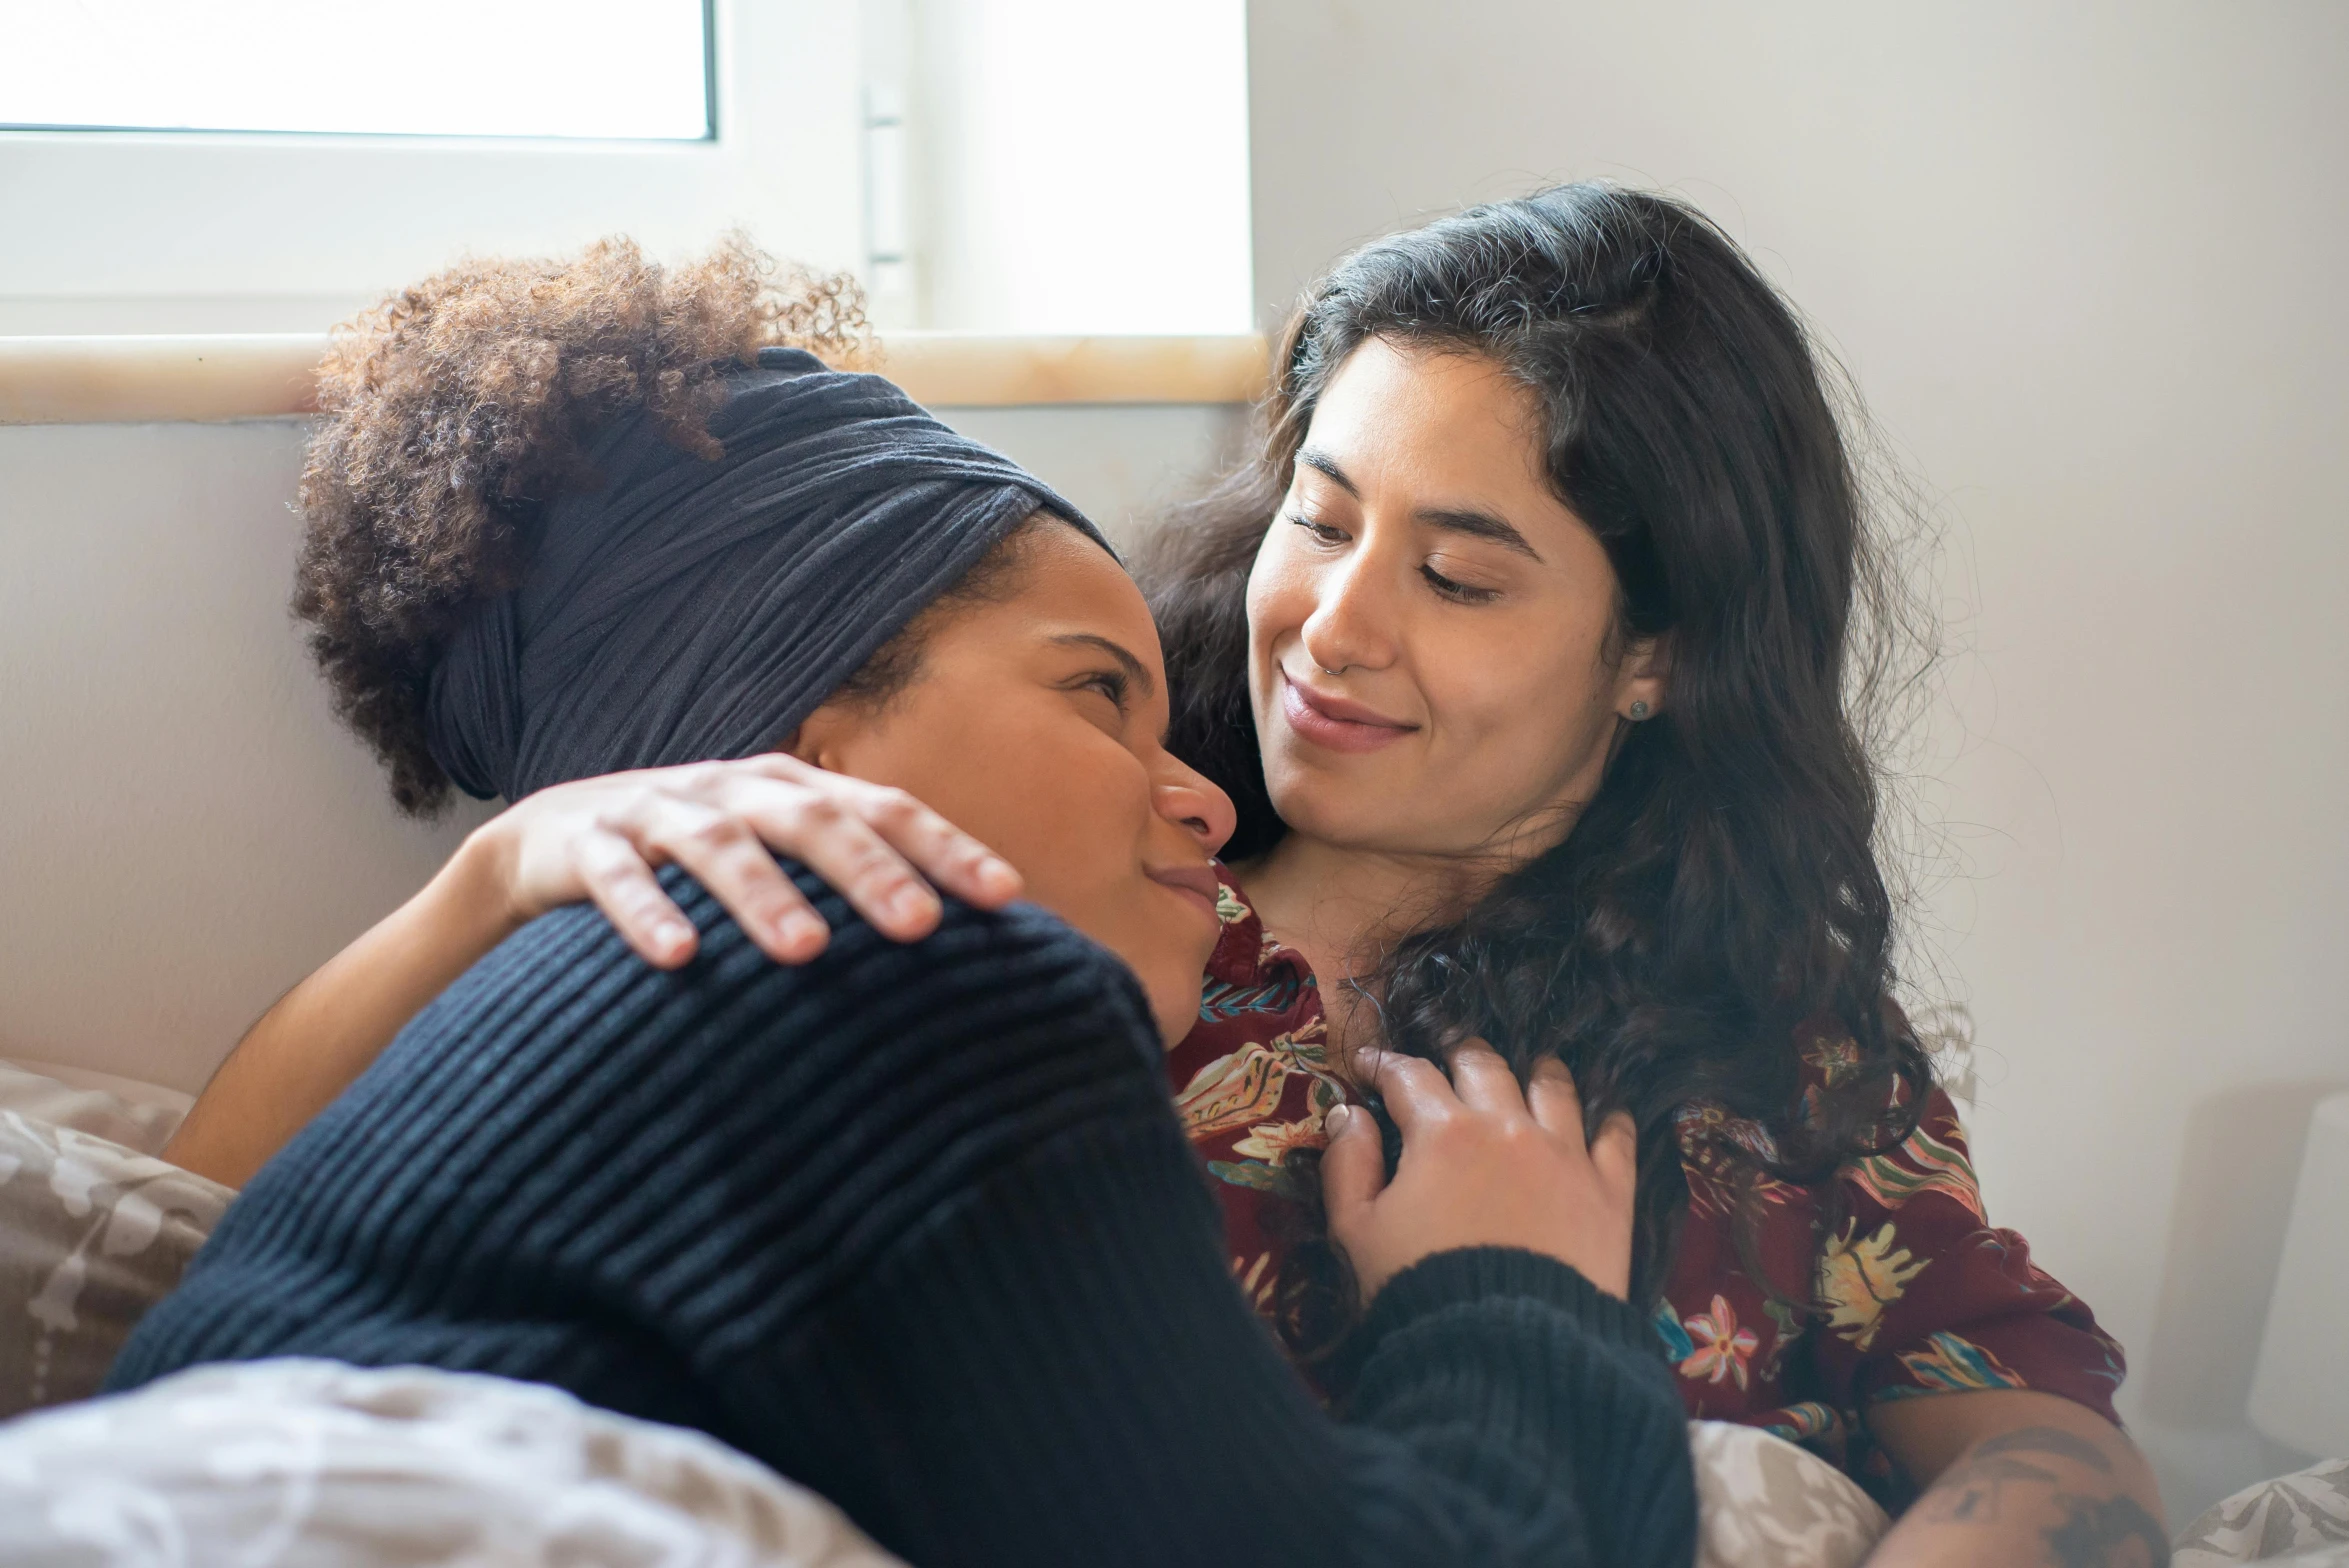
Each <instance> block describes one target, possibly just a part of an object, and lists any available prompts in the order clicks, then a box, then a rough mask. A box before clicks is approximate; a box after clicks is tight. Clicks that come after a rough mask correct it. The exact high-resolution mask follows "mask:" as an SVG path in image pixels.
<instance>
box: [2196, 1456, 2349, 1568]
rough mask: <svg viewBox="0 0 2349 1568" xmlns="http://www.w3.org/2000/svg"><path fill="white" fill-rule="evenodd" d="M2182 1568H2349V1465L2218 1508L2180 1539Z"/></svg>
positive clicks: (2257, 1489)
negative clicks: (2241, 1567)
mask: <svg viewBox="0 0 2349 1568" xmlns="http://www.w3.org/2000/svg"><path fill="white" fill-rule="evenodd" d="M2173 1561H2174V1562H2175V1563H2176V1565H2177V1568H2221V1565H2223V1564H2227V1563H2268V1564H2270V1565H2272V1568H2349V1459H2327V1460H2325V1461H2324V1462H2323V1463H2321V1464H2316V1465H2312V1466H2310V1467H2309V1468H2308V1469H2306V1470H2301V1471H2298V1472H2296V1473H2294V1474H2292V1475H2286V1476H2278V1477H2277V1478H2276V1479H2275V1480H2273V1481H2261V1482H2260V1483H2258V1484H2257V1485H2256V1486H2247V1487H2245V1488H2244V1489H2243V1490H2242V1491H2240V1492H2237V1493H2236V1494H2235V1495H2234V1496H2232V1497H2230V1498H2228V1499H2226V1501H2224V1502H2220V1503H2214V1504H2212V1505H2211V1506H2210V1507H2209V1508H2206V1509H2204V1510H2203V1511H2202V1513H2201V1514H2200V1515H2198V1516H2197V1517H2196V1518H2195V1520H2194V1522H2193V1523H2192V1524H2190V1525H2188V1526H2186V1528H2185V1531H2184V1532H2183V1533H2182V1534H2180V1535H2179V1537H2178V1551H2177V1556H2176V1557H2175V1558H2174V1559H2173Z"/></svg>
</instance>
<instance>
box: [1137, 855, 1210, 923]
mask: <svg viewBox="0 0 2349 1568" xmlns="http://www.w3.org/2000/svg"><path fill="white" fill-rule="evenodd" d="M1146 875H1148V877H1149V878H1150V880H1151V881H1153V882H1156V883H1157V884H1159V885H1160V886H1161V887H1170V888H1173V889H1174V890H1175V891H1176V892H1177V893H1180V894H1182V895H1183V896H1184V897H1186V898H1188V899H1191V900H1193V901H1195V902H1196V903H1197V904H1198V905H1199V907H1201V908H1202V909H1204V910H1206V911H1207V918H1208V919H1210V920H1213V921H1214V922H1215V923H1216V925H1217V926H1218V927H1219V928H1220V927H1221V926H1222V924H1223V917H1222V916H1221V915H1219V914H1217V913H1216V908H1215V906H1216V902H1217V899H1218V898H1219V896H1220V895H1221V894H1222V892H1223V887H1222V884H1221V883H1219V882H1217V881H1216V879H1215V868H1214V867H1212V866H1160V867H1157V868H1156V869H1154V870H1150V871H1148V872H1147V873H1146Z"/></svg>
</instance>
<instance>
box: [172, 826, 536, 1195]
mask: <svg viewBox="0 0 2349 1568" xmlns="http://www.w3.org/2000/svg"><path fill="white" fill-rule="evenodd" d="M498 853H499V850H498V847H497V846H496V845H494V844H493V843H491V842H490V841H489V840H487V839H486V838H485V837H484V836H483V835H480V834H476V835H474V836H473V837H472V838H469V839H467V840H466V841H465V843H464V844H463V846H461V847H460V848H459V849H458V851H457V853H456V854H455V855H453V856H451V857H450V859H449V862H448V864H447V865H445V866H443V867H442V868H441V870H440V872H439V873H438V874H437V875H436V876H434V877H433V879H432V880H431V881H430V882H428V883H426V884H425V886H424V887H423V889H422V890H421V891H419V892H418V893H417V894H416V896H415V897H413V898H411V899H409V900H408V901H407V902H406V903H405V904H402V905H401V906H400V907H399V908H398V909H396V910H394V911H393V912H392V913H391V914H389V915H387V916H386V917H384V919H383V920H381V921H380V922H378V923H377V924H376V925H375V926H374V927H372V928H371V929H370V930H368V931H367V932H366V934H365V935H363V936H361V937H360V938H359V939H358V940H357V941H355V942H353V943H352V944H351V945H350V946H349V947H346V948H344V949H343V950H342V951H341V952H340V953H337V954H336V955H335V956H334V957H333V958H331V959H329V960H328V961H327V962H326V964H325V965H324V966H323V967H321V968H320V969H319V970H317V971H316V972H315V973H314V974H312V975H311V976H310V977H309V978H308V979H306V980H304V981H303V982H302V983H301V984H299V985H297V986H295V987H294V988H293V989H292V990H291V991H288V992H287V993H286V994H285V995H284V996H282V997H280V998H279V999H278V1001H277V1003H276V1005H275V1006H273V1007H271V1008H270V1009H269V1011H268V1012H266V1013H264V1014H262V1015H261V1018H260V1020H259V1021H258V1022H256V1023H255V1024H254V1025H253V1027H252V1028H251V1029H249V1030H247V1031H246V1033H245V1037H244V1038H243V1039H242V1040H240V1041H238V1042H237V1046H236V1049H235V1050H234V1051H232V1052H231V1053H230V1054H229V1057H228V1060H227V1061H226V1062H224V1063H222V1064H221V1067H220V1070H219V1071H218V1072H216V1073H215V1074H213V1077H212V1081H211V1082H210V1083H208V1084H206V1085H205V1087H204V1092H203V1094H202V1095H200V1096H198V1098H197V1100H196V1103H195V1105H194V1107H193V1108H192V1109H190V1110H189V1112H188V1115H187V1119H186V1120H185V1121H184V1122H182V1123H181V1124H180V1128H179V1131H178V1132H177V1133H176V1134H174V1135H173V1137H172V1140H171V1142H170V1143H169V1144H168V1145H166V1146H165V1148H164V1150H163V1156H164V1158H166V1159H168V1160H170V1161H172V1162H173V1163H175V1164H177V1165H180V1166H182V1167H183V1168H185V1169H188V1170H191V1171H194V1172H196V1173H197V1174H198V1175H201V1176H208V1177H210V1178H212V1179H213V1180H214V1181H218V1182H222V1183H224V1184H226V1185H228V1186H232V1187H241V1186H243V1185H244V1184H245V1182H246V1181H247V1180H249V1179H250V1178H251V1177H252V1175H253V1173H254V1172H255V1171H257V1170H259V1169H260V1168H261V1167H262V1165H264V1164H265V1163H267V1162H268V1160H269V1158H270V1157H271V1156H272V1155H274V1154H275V1153H277V1151H278V1150H279V1149H281V1148H283V1147H284V1146H285V1145H286V1143H287V1142H288V1141H289V1140H290V1139H291V1138H292V1137H293V1136H294V1134H296V1133H298V1132H300V1131H301V1130H302V1128H303V1127H304V1126H306V1125H308V1123H309V1121H310V1119H311V1118H312V1117H314V1116H316V1115H317V1114H318V1113H319V1112H320V1111H322V1110H324V1109H325V1108H326V1107H327V1106H328V1105H330V1104H332V1103H333V1101H334V1099H335V1097H336V1096H337V1095H339V1094H341V1093H342V1092H343V1090H345V1089H346V1088H348V1087H350V1085H351V1083H352V1081H353V1080H355V1079H356V1078H357V1077H358V1076H359V1075H360V1074H361V1073H363V1072H365V1071H366V1070H367V1068H368V1066H369V1065H370V1064H371V1063H373V1062H374V1060H375V1058H376V1057H377V1056H378V1055H380V1054H381V1053H382V1051H383V1048H384V1047H385V1046H386V1045H389V1044H390V1043H391V1040H392V1037H393V1036H395V1035H397V1034H398V1033H399V1032H400V1030H401V1029H402V1028H403V1027H404V1026H405V1025H406V1024H407V1022H408V1020H409V1019H411V1018H413V1017H415V1016H416V1014H417V1013H418V1012H419V1011H421V1010H422V1009H423V1007H424V1005H425V1004H426V1003H428V1002H430V1001H431V1000H432V999H433V998H434V997H435V996H438V995H439V994H440V993H441V992H442V991H444V990H446V989H447V988H448V986H449V984H450V983H451V982H452V981H454V980H455V979H456V978H457V977H458V976H459V975H461V974H463V973H464V972H465V971H466V970H467V969H469V968H470V967H472V965H473V964H474V963H475V962H476V961H478V960H479V959H480V958H481V957H482V956H483V955H484V954H486V953H487V952H489V951H490V949H492V948H494V947H495V946H497V944H498V943H499V942H501V941H503V940H504V939H505V938H506V937H507V936H508V935H510V934H511V933H512V931H513V930H514V928H515V925H516V921H515V920H514V919H513V918H512V916H511V915H510V913H509V912H508V910H507V907H506V904H505V900H504V898H503V896H502V894H501V893H500V892H499V888H500V887H501V885H502V884H501V882H500V880H499V877H500V871H499V868H498V866H497V864H496V855H497V854H498Z"/></svg>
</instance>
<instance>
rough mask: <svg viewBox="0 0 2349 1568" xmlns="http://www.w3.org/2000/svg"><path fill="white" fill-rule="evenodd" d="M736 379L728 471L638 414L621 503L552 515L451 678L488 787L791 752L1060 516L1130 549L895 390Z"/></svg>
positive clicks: (831, 374)
mask: <svg viewBox="0 0 2349 1568" xmlns="http://www.w3.org/2000/svg"><path fill="white" fill-rule="evenodd" d="M728 382H729V396H728V399H727V401H726V403H725V405H724V407H723V408H721V409H720V410H719V411H718V413H717V414H716V415H715V416H714V417H713V418H712V419H711V421H710V426H709V429H710V434H712V435H713V436H715V437H717V439H718V440H719V441H720V442H721V443H723V444H724V447H725V456H724V457H723V458H721V459H719V460H718V461H716V462H710V461H707V460H705V459H703V458H699V457H696V456H694V455H692V454H691V453H689V452H685V451H683V450H681V449H679V448H678V447H676V446H674V445H672V444H671V443H670V442H669V441H667V440H666V439H664V438H663V437H662V435H661V434H660V432H659V430H658V429H657V428H656V427H655V426H654V424H653V422H652V421H651V420H650V419H649V418H646V417H644V416H643V415H641V414H639V415H635V416H632V417H630V418H627V419H624V420H621V421H619V422H618V423H617V424H616V425H615V426H614V427H613V428H612V429H611V430H609V431H607V432H605V433H604V434H603V435H601V436H600V437H599V438H598V439H597V440H596V442H595V443H594V445H593V446H592V447H591V448H590V451H589V459H590V461H591V462H592V464H593V465H594V469H595V472H596V473H597V474H598V475H600V476H602V477H603V479H604V480H605V483H604V486H603V488H602V489H599V490H596V491H594V492H592V493H589V494H583V495H577V496H571V497H567V498H565V499H563V500H560V501H557V502H555V503H554V504H553V505H552V506H550V507H549V508H548V509H547V512H546V515H545V516H544V517H543V519H541V521H540V523H539V525H538V527H537V529H536V531H535V542H534V548H533V550H532V553H531V557H530V561H529V565H528V566H527V567H526V568H525V571H524V575H523V580H522V584H521V586H520V587H519V588H517V589H515V590H514V591H513V592H511V593H508V594H505V595H503V596H501V597H499V598H497V599H495V600H492V601H490V602H489V603H487V604H485V605H483V606H482V607H481V609H480V610H479V612H477V613H476V614H475V616H474V617H473V619H472V620H471V621H470V622H468V623H467V624H466V626H465V628H464V629H463V630H462V631H461V632H459V633H458V635H457V636H456V638H455V639H454V640H453V641H452V642H451V643H450V645H449V648H448V651H447V652H446V653H445V654H444V655H443V656H442V658H441V660H440V663H439V664H438V665H437V666H436V667H435V668H434V670H433V672H432V688H431V693H430V697H429V700H428V708H427V723H428V725H429V727H430V731H431V743H432V754H433V756H434V757H435V758H437V759H438V760H439V762H440V764H441V766H442V767H444V768H446V769H447V770H448V772H449V776H450V777H451V778H452V779H454V780H456V782H457V785H458V787H460V788H461V789H463V790H464V791H465V792H466V793H467V794H470V795H476V796H481V797H485V798H486V797H490V796H498V795H502V796H504V797H505V798H506V799H508V800H519V799H521V798H522V797H523V796H525V795H527V794H529V793H530V792H531V791H533V790H537V789H543V788H545V787H546V786H547V785H549V784H559V783H562V782H563V781H565V780H566V779H575V778H586V777H589V776H592V775H594V774H599V773H616V772H619V771H620V770H622V769H625V768H648V767H660V766H664V765H667V764H670V763H679V762H698V761H702V760H705V759H709V758H714V757H747V756H751V755H753V754H755V753H757V752H760V751H765V750H769V749H771V748H773V747H774V746H775V745H776V744H777V743H778V742H779V741H781V740H782V739H784V738H785V737H786V736H788V735H789V734H790V733H791V732H792V731H793V730H794V729H796V728H797V727H798V726H799V723H800V721H801V720H802V719H804V718H806V717H807V716H808V715H809V714H810V713H812V712H813V711H815V709H816V707H817V706H818V705H819V704H820V703H822V702H823V700H824V699H825V698H826V697H829V696H830V695H831V694H832V693H833V692H834V691H836V690H838V689H839V687H840V685H841V683H842V682H844V681H846V680H847V679H848V677H849V676H851V675H853V674H855V673H856V671H857V670H858V669H860V668H861V667H862V666H863V665H864V662H865V661H866V660H867V659H868V658H870V657H871V656H872V654H873V653H874V652H875V651H876V650H877V649H879V648H880V647H881V645H882V644H884V643H886V642H887V641H888V640H889V639H890V638H891V637H893V636H895V635H896V634H897V633H898V632H899V631H900V630H902V629H903V628H904V626H905V625H906V623H907V622H909V621H911V620H912V619H913V618H914V617H915V616H916V615H918V614H920V613H921V611H922V609H923V608H924V607H925V606H927V605H928V604H929V603H930V602H931V601H932V600H934V599H936V598H937V597H938V596H939V595H940V594H941V593H943V592H945V591H946V590H947V589H948V588H950V587H951V586H953V584H954V583H955V582H956V581H957V580H958V579H960V578H961V576H962V575H963V573H965V572H966V571H968V570H970V568H971V567H972V566H973V565H975V564H976V563H977V562H978V560H979V558H980V557H982V556H984V555H985V554H986V553H987V551H988V549H989V548H990V547H992V546H993V545H994V544H995V542H996V541H997V540H998V539H1001V538H1002V537H1003V536H1004V535H1005V534H1006V533H1008V532H1009V531H1010V530H1011V529H1012V528H1013V527H1014V526H1015V525H1017V524H1018V523H1019V522H1020V521H1021V520H1022V519H1023V518H1025V517H1027V516H1028V515H1029V514H1030V513H1031V512H1034V511H1036V510H1037V509H1038V508H1039V507H1041V508H1044V509H1046V510H1049V511H1052V512H1055V513H1057V514H1059V515H1060V516H1062V517H1064V518H1066V519H1067V520H1068V521H1069V522H1071V523H1073V524H1074V525H1076V526H1077V527H1079V528H1081V529H1083V530H1084V531H1085V532H1086V533H1087V534H1089V535H1091V536H1092V537H1093V538H1094V539H1095V540H1096V541H1100V542H1101V544H1102V548H1103V549H1108V548H1109V546H1108V544H1107V542H1106V541H1103V540H1101V535H1100V534H1099V533H1098V532H1097V531H1096V530H1095V529H1094V528H1093V525H1092V524H1091V523H1089V522H1087V521H1086V520H1085V518H1084V516H1083V514H1081V513H1080V512H1078V511H1077V509H1076V508H1075V507H1073V506H1071V505H1070V504H1069V503H1068V502H1067V501H1065V500H1063V499H1061V497H1060V496H1058V495H1056V494H1054V493H1053V491H1052V489H1051V488H1050V487H1049V486H1047V485H1046V484H1045V483H1044V482H1043V481H1042V480H1040V479H1038V478H1036V477H1035V476H1034V475H1033V474H1030V473H1028V472H1027V471H1026V470H1025V469H1022V468H1021V467H1020V466H1019V465H1018V464H1016V463H1014V462H1012V461H1011V460H1010V459H1009V458H1007V457H1004V456H1002V455H1000V454H999V453H996V452H993V451H990V450H989V449H988V448H986V447H983V446H981V445H979V444H978V443H977V442H975V441H971V440H969V439H966V438H965V437H963V436H959V435H957V434H955V433H954V432H953V431H952V430H949V429H947V428H946V426H944V425H942V424H940V423H939V422H938V421H937V420H935V419H933V418H931V417H930V416H929V415H928V414H926V413H924V412H923V411H922V409H921V408H920V407H919V406H918V405H917V404H915V402H914V401H913V400H912V399H911V398H909V397H907V396H906V395H905V394H904V393H903V392H901V391H899V390H898V389H897V388H896V387H895V386H893V385H891V384H890V383H889V382H887V381H884V380H882V379H881V378H880V377H878V376H863V375H850V374H846V373H844V372H840V371H833V370H827V369H825V368H824V366H823V365H822V363H821V362H820V361H818V360H816V359H815V358H814V357H813V356H812V355H808V354H804V353H801V352H799V351H798V350H796V349H766V350H763V351H761V353H760V354H759V357H758V366H757V368H756V369H748V368H745V369H743V370H741V371H739V372H730V373H729V377H728Z"/></svg>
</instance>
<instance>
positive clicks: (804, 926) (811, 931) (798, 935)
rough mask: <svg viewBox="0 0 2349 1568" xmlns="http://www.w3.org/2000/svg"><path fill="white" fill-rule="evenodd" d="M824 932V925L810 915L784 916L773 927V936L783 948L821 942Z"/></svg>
mask: <svg viewBox="0 0 2349 1568" xmlns="http://www.w3.org/2000/svg"><path fill="white" fill-rule="evenodd" d="M824 931H825V926H824V923H823V922H822V921H821V920H818V919H816V918H815V917H814V916H812V915H785V916H784V917H783V918H782V919H781V920H780V921H778V922H777V923H776V926H775V935H776V937H777V939H778V940H780V941H781V942H782V944H783V945H784V946H785V947H804V946H806V945H807V944H808V943H810V942H818V941H821V940H823V936H824Z"/></svg>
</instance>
